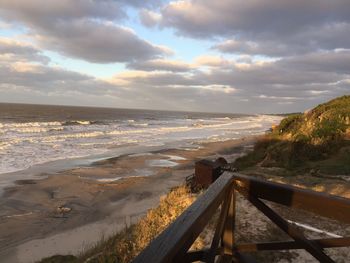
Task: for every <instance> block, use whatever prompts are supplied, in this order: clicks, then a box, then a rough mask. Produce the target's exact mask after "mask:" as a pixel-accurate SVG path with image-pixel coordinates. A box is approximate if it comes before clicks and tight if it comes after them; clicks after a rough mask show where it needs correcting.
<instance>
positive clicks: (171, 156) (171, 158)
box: [163, 154, 186, 161]
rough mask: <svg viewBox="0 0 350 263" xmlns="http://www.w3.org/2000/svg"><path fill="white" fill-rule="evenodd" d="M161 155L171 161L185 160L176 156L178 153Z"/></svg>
mask: <svg viewBox="0 0 350 263" xmlns="http://www.w3.org/2000/svg"><path fill="white" fill-rule="evenodd" d="M163 156H164V157H167V158H169V159H170V160H171V161H184V160H186V158H184V157H181V156H178V155H166V154H163Z"/></svg>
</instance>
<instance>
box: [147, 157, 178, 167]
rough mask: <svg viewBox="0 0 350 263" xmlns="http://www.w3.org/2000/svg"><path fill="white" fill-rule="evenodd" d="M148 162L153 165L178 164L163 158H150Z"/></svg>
mask: <svg viewBox="0 0 350 263" xmlns="http://www.w3.org/2000/svg"><path fill="white" fill-rule="evenodd" d="M146 163H147V165H148V166H151V167H174V166H176V165H178V163H176V162H173V161H169V160H161V159H155V160H149V161H147V162H146Z"/></svg>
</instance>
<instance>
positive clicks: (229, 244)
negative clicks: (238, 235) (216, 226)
mask: <svg viewBox="0 0 350 263" xmlns="http://www.w3.org/2000/svg"><path fill="white" fill-rule="evenodd" d="M230 198H231V202H230V207H229V210H228V215H227V217H226V222H225V229H224V233H223V235H222V242H221V243H222V247H223V251H224V254H232V253H233V252H232V251H233V249H234V243H235V220H236V191H234V190H233V191H232V192H231V196H230Z"/></svg>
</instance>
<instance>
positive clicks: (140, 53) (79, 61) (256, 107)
mask: <svg viewBox="0 0 350 263" xmlns="http://www.w3.org/2000/svg"><path fill="white" fill-rule="evenodd" d="M349 94H350V2H349V0H307V1H305V0H293V1H290V0H263V1H261V0H245V1H239V0H220V1H214V0H182V1H165V0H142V1H141V0H60V1H57V0H45V1H42V0H0V102H14V103H38V104H59V105H76V106H100V107H115V108H139V109H161V110H181V111H204V112H230V113H286V112H299V111H304V110H307V109H310V108H312V107H314V106H315V105H317V104H319V103H322V102H325V101H328V100H330V99H332V98H335V97H337V96H341V95H349Z"/></svg>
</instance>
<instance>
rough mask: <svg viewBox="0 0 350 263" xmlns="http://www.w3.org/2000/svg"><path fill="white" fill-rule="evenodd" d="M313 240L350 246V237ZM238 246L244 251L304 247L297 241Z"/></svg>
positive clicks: (329, 245) (333, 244)
mask: <svg viewBox="0 0 350 263" xmlns="http://www.w3.org/2000/svg"><path fill="white" fill-rule="evenodd" d="M311 241H312V242H314V243H316V244H318V245H319V246H320V247H321V248H331V247H348V246H350V237H342V238H325V239H312V240H311ZM236 248H237V250H238V251H242V252H256V251H263V250H287V249H304V247H303V246H302V245H300V244H299V243H297V242H295V241H284V242H268V243H256V244H253V243H252V244H238V245H237V246H236Z"/></svg>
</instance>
